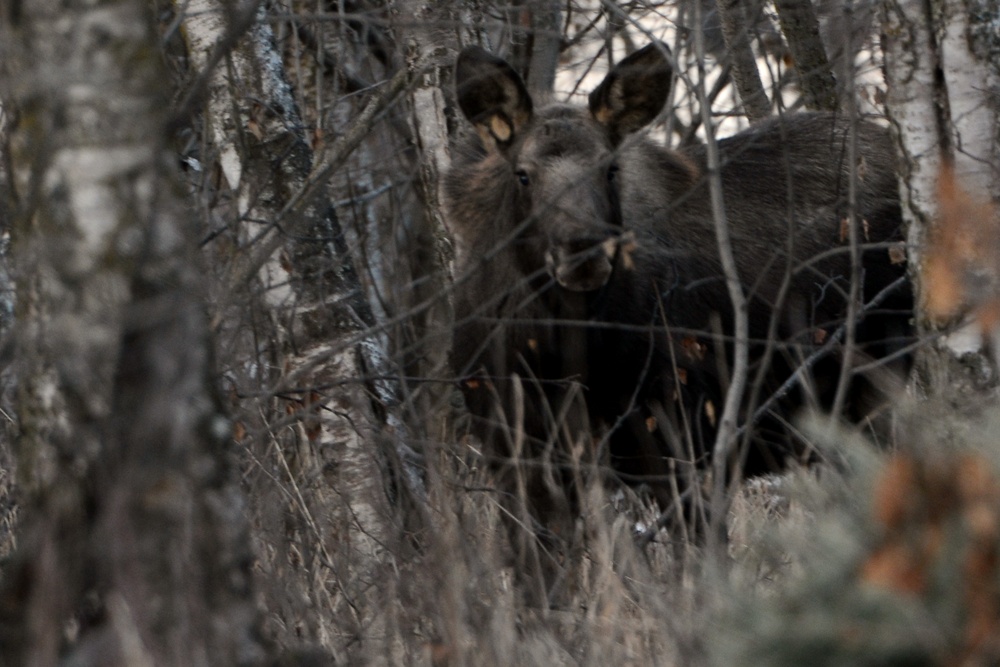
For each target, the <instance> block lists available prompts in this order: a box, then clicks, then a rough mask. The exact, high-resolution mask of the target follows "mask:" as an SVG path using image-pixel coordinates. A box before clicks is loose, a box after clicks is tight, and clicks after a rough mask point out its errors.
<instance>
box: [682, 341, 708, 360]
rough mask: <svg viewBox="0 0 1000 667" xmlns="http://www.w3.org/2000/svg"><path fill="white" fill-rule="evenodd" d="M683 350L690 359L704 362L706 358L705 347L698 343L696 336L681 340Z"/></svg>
mask: <svg viewBox="0 0 1000 667" xmlns="http://www.w3.org/2000/svg"><path fill="white" fill-rule="evenodd" d="M681 349H682V350H683V351H684V354H686V355H687V357H688V359H692V360H695V361H702V360H703V359H704V358H705V346H704V345H703V344H702V343H699V342H698V339H697V338H695V337H694V336H685V337H684V338H682V339H681Z"/></svg>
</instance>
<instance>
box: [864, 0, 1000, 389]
mask: <svg viewBox="0 0 1000 667" xmlns="http://www.w3.org/2000/svg"><path fill="white" fill-rule="evenodd" d="M883 21H884V30H885V35H886V51H885V72H886V79H887V83H888V91H889V92H888V99H887V100H886V107H887V109H888V112H889V116H890V120H891V122H892V125H893V128H894V130H895V135H896V137H897V139H898V147H899V153H900V157H901V162H900V167H901V168H900V177H901V183H900V193H901V200H902V206H903V215H904V218H905V220H906V222H907V224H908V229H909V231H908V252H909V255H910V257H909V261H910V266H911V267H912V271H913V277H914V281H915V286H916V288H917V291H918V293H919V294H920V303H921V306H922V307H921V308H920V310H919V312H918V319H917V324H918V327H919V328H920V329H921V331H922V332H924V334H926V337H927V338H928V339H930V340H933V341H934V343H933V345H931V346H930V347H929V348H928V349H926V350H925V352H924V354H923V356H922V357H921V363H920V365H919V369H918V370H919V385H920V388H921V390H922V391H923V392H925V393H928V394H932V395H942V394H950V395H952V396H953V397H954V398H955V399H956V402H958V403H965V402H966V401H967V400H969V399H973V398H975V397H976V396H983V395H984V394H989V395H993V394H995V389H996V387H997V386H998V384H1000V377H998V375H997V367H996V364H995V361H994V360H993V358H992V355H990V354H988V348H989V338H990V333H991V332H993V331H995V330H996V328H995V326H994V325H993V324H992V320H991V318H990V317H989V316H988V311H989V310H990V308H991V307H992V306H990V304H992V303H995V298H996V296H995V294H996V290H997V286H998V284H1000V282H998V279H997V278H998V274H997V261H998V255H997V248H998V245H997V243H998V239H1000V235H998V232H997V226H998V224H1000V220H998V218H997V213H996V208H995V207H992V206H990V205H989V204H990V202H992V203H993V204H995V203H996V198H997V189H996V183H997V182H998V180H997V179H998V176H1000V133H998V132H1000V129H998V128H1000V125H998V116H997V114H998V112H1000V105H998V97H997V91H998V90H1000V65H998V63H1000V60H998V57H997V56H998V54H1000V30H998V27H1000V3H997V2H996V1H995V0H975V1H972V2H957V1H952V2H937V3H925V2H917V1H910V0H896V1H893V2H887V3H885V6H884V16H883ZM977 202H978V204H977ZM962 206H965V207H966V208H965V211H964V212H962V211H961V210H960V209H961V207H962ZM942 234H943V235H944V236H945V237H946V238H947V237H951V238H955V239H959V238H961V239H964V241H962V242H961V243H960V244H959V245H954V244H953V245H951V246H949V247H948V248H940V249H941V250H942V251H943V253H944V255H946V256H945V257H942V256H941V254H940V253H938V254H937V255H936V256H931V257H929V256H928V249H927V245H928V243H930V244H932V245H938V246H939V247H940V243H939V242H940V241H942V240H943V239H942ZM945 243H947V241H946V240H945ZM949 248H950V250H949ZM931 251H932V252H933V251H934V248H931ZM939 259H943V262H942V261H938V260H939ZM977 313H978V316H977Z"/></svg>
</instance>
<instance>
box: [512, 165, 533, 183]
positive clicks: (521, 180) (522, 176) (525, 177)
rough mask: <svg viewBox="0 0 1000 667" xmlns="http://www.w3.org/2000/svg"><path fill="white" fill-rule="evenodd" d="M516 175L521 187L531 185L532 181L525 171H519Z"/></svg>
mask: <svg viewBox="0 0 1000 667" xmlns="http://www.w3.org/2000/svg"><path fill="white" fill-rule="evenodd" d="M514 175H515V176H517V182H518V183H520V184H521V185H524V186H527V185H529V184H530V183H531V179H530V178H528V172H526V171H525V170H524V169H518V170H517V171H515V172H514Z"/></svg>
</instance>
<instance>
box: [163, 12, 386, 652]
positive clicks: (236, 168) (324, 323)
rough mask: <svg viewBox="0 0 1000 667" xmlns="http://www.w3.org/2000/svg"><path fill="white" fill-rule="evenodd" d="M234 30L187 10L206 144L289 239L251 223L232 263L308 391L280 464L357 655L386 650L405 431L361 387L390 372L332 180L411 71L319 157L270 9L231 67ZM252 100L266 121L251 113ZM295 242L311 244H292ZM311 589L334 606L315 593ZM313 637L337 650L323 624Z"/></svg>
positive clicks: (250, 216)
mask: <svg viewBox="0 0 1000 667" xmlns="http://www.w3.org/2000/svg"><path fill="white" fill-rule="evenodd" d="M183 5H184V3H178V7H179V8H180V7H182V6H183ZM234 23H235V21H227V20H225V19H224V15H223V3H221V2H217V1H214V0H191V2H189V3H187V5H186V15H185V27H186V34H187V36H188V46H189V53H190V56H191V58H192V62H193V63H194V64H195V67H196V68H197V69H198V70H199V71H200V72H201V76H206V77H207V78H208V80H209V81H210V82H211V83H210V84H209V89H210V91H211V94H210V96H209V99H208V103H207V104H208V106H207V109H206V112H207V115H208V117H209V118H208V125H209V126H210V128H211V140H212V142H213V144H214V146H215V147H216V149H217V150H218V155H219V156H218V159H219V161H220V164H221V166H222V167H223V170H224V173H225V174H226V178H227V180H228V181H229V186H230V187H231V188H232V190H233V191H234V192H235V193H236V194H237V200H238V201H239V214H240V216H241V219H247V220H254V221H258V222H259V221H265V222H267V223H272V224H280V226H281V228H282V229H283V230H284V232H285V234H279V233H278V232H277V231H276V228H269V229H268V230H267V231H265V232H263V233H259V232H257V231H255V229H259V225H257V227H256V228H252V227H249V226H247V227H245V229H244V231H243V234H244V247H243V248H242V251H241V252H242V253H244V254H245V255H246V257H247V258H248V259H244V260H243V261H237V262H236V263H235V264H234V266H236V267H237V270H236V271H235V272H234V273H233V276H234V280H233V283H232V284H231V286H232V287H233V288H236V289H240V288H241V285H240V283H242V282H243V281H244V279H245V278H250V277H251V276H252V275H254V274H253V273H251V272H253V271H255V272H256V276H255V278H256V281H258V282H259V283H260V285H261V286H262V288H263V291H264V293H265V294H267V295H268V296H267V297H266V300H267V302H268V304H269V306H270V308H271V309H272V311H273V313H274V315H273V317H272V320H273V322H274V323H275V326H276V327H277V331H276V334H277V336H278V337H279V340H280V341H281V345H282V347H283V348H284V349H283V351H282V354H283V361H282V374H281V376H280V377H277V378H276V382H277V386H278V389H279V391H285V392H296V391H299V390H300V389H301V390H304V393H301V394H300V396H301V402H300V404H299V405H298V406H297V407H296V410H295V414H296V415H297V416H298V417H299V423H298V425H297V426H296V427H295V428H294V429H290V430H289V429H286V433H287V432H289V431H290V432H292V433H293V439H294V441H295V442H294V445H293V447H292V450H291V451H288V452H286V453H284V454H282V456H286V457H290V458H291V459H293V460H294V461H296V463H297V465H296V466H295V468H294V470H293V469H291V468H290V469H289V470H288V472H289V474H292V475H295V476H296V477H297V479H295V480H291V481H292V482H293V484H296V485H301V487H302V489H303V491H304V492H305V494H306V496H305V498H306V503H307V505H308V506H309V507H308V508H307V507H303V508H300V509H301V510H302V511H304V512H306V513H310V512H311V514H312V518H311V519H310V522H311V523H312V525H313V526H314V528H315V530H316V531H318V532H319V535H318V538H319V540H320V545H319V550H318V552H317V555H321V556H322V560H323V562H325V563H326V567H332V568H333V570H334V571H332V572H330V578H331V579H332V580H334V581H336V582H337V586H338V588H339V590H338V591H337V593H336V594H335V595H334V599H333V601H332V602H331V603H330V604H332V605H333V606H334V607H337V608H344V609H347V608H350V609H351V610H352V611H350V612H349V613H351V614H352V615H357V617H358V622H359V623H360V624H361V626H362V627H364V628H365V634H366V638H365V639H364V640H363V641H362V644H366V646H365V648H363V649H362V652H363V653H364V652H366V651H368V652H370V651H372V650H379V649H380V648H381V647H379V646H377V644H378V642H386V644H387V645H388V644H390V643H391V638H390V637H389V636H388V634H389V633H388V632H387V626H386V625H385V622H386V619H385V612H386V611H387V610H386V608H385V602H384V601H383V600H381V599H379V596H380V595H381V594H382V593H383V592H384V589H383V588H382V587H381V586H380V585H379V580H378V579H379V576H380V574H379V573H380V572H381V571H382V569H383V568H384V567H386V565H387V563H388V562H389V559H390V558H391V549H390V548H389V547H390V546H391V544H392V540H393V533H392V528H391V521H390V514H391V510H390V508H389V506H388V502H387V500H388V499H387V495H386V486H387V483H388V479H387V471H386V469H385V466H386V457H385V456H384V452H380V448H381V447H382V446H383V443H384V442H385V441H386V440H388V441H390V442H391V443H393V444H398V443H400V442H401V441H402V440H403V438H404V435H405V428H404V425H403V424H402V422H401V421H400V420H399V417H398V415H397V413H396V409H397V406H396V404H397V400H398V399H397V397H396V395H395V389H394V387H393V385H392V383H391V382H389V381H388V380H385V379H378V380H374V381H370V382H368V381H366V380H365V379H364V378H365V377H366V376H368V375H372V376H376V377H379V378H387V377H388V376H389V374H390V369H389V366H388V362H387V360H386V356H385V351H384V350H383V349H382V348H381V341H380V340H379V339H378V338H377V336H376V335H375V334H374V333H373V332H372V330H371V327H372V324H373V321H372V315H371V313H370V310H369V308H368V306H367V304H366V303H365V302H364V300H363V297H362V296H361V290H360V285H359V282H358V279H357V276H356V274H355V273H354V271H353V267H352V266H351V264H350V259H349V257H348V256H347V253H346V248H344V247H338V246H337V245H336V240H335V239H336V237H337V236H338V235H339V229H338V228H337V225H338V222H337V220H336V218H334V217H333V213H332V208H331V207H330V203H329V200H328V197H327V193H326V183H327V181H328V180H329V177H330V175H331V174H332V173H333V172H334V171H335V170H337V169H339V168H340V167H341V166H342V165H343V162H344V160H345V158H346V157H347V155H348V154H349V153H350V151H351V150H352V149H353V148H354V147H356V146H357V145H358V144H359V143H360V142H361V140H362V139H363V137H364V135H365V133H366V132H367V131H369V130H370V128H371V126H372V123H373V121H374V117H375V114H376V112H377V111H378V110H380V109H381V108H383V107H384V105H385V104H386V103H387V101H388V100H390V99H391V97H392V95H394V94H395V93H396V92H398V90H399V89H400V88H401V87H402V84H403V83H405V81H406V77H405V76H401V77H397V78H396V79H394V80H393V81H391V82H390V83H389V85H388V86H386V91H384V94H380V93H378V92H376V95H375V98H374V99H373V100H371V101H370V103H369V105H368V106H367V107H366V109H365V110H364V111H363V112H362V113H361V114H360V115H359V116H357V117H356V118H355V119H353V120H354V122H352V124H351V126H349V127H346V128H338V130H341V133H340V135H339V138H338V140H337V141H335V142H332V143H331V145H330V146H329V147H328V149H327V150H326V151H325V152H323V153H322V154H320V155H316V156H314V155H313V153H312V150H311V148H310V146H309V145H308V144H307V141H306V137H305V136H304V134H303V131H302V129H301V128H302V120H301V118H300V117H299V114H298V110H297V107H296V104H295V101H294V99H293V97H292V91H291V88H290V86H289V83H288V81H287V78H286V74H285V71H284V67H283V64H282V62H281V59H280V55H279V54H278V52H277V51H276V49H275V45H274V38H273V35H272V33H271V28H270V25H269V23H268V21H267V16H266V13H265V11H264V10H263V9H260V10H259V11H258V13H257V15H256V17H255V18H254V20H253V22H252V26H251V27H250V29H249V30H248V32H247V34H246V35H245V36H243V37H242V38H240V39H239V40H238V42H236V46H235V48H233V49H232V50H231V51H230V52H229V53H228V54H227V62H228V63H230V64H229V67H228V68H227V67H225V66H223V64H222V63H216V62H213V61H215V60H217V59H215V58H212V57H211V54H212V53H214V52H215V50H216V49H217V48H218V45H219V44H222V43H226V42H227V40H230V39H231V37H230V36H227V31H228V30H231V29H232V25H233V24H234ZM206 68H211V69H206ZM257 104H262V105H263V106H264V107H265V111H264V113H259V112H257V113H255V112H254V107H255V105H257ZM300 237H313V239H314V240H313V241H310V242H301V241H295V239H296V238H300ZM255 267H260V269H259V271H256V270H255ZM314 388H315V389H314ZM258 389H259V388H258ZM376 404H378V405H380V406H381V410H379V411H378V413H377V411H376V409H375V406H376ZM282 407H283V406H282ZM379 413H381V415H383V416H380V414H379ZM344 527H346V528H347V530H343V528H344ZM303 583H304V584H305V585H307V586H308V585H309V584H310V583H311V582H303ZM308 594H309V595H317V599H318V600H320V601H323V600H326V598H325V595H323V594H320V593H318V592H310V593H308ZM332 611H333V610H331V612H332ZM315 632H316V634H317V636H318V638H319V639H320V640H321V641H322V642H323V643H326V644H328V645H329V643H330V639H329V637H324V636H323V634H324V630H323V629H322V628H318V629H317V630H316V631H315ZM330 648H335V647H334V646H330Z"/></svg>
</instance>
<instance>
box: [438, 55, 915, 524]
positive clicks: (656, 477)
mask: <svg viewBox="0 0 1000 667" xmlns="http://www.w3.org/2000/svg"><path fill="white" fill-rule="evenodd" d="M671 75H672V68H671V64H670V56H669V52H668V50H667V47H666V46H665V45H663V44H661V43H658V42H654V43H652V44H650V45H648V46H646V47H645V48H643V49H641V50H639V51H636V52H635V53H633V54H632V55H630V56H628V57H626V58H625V59H623V60H622V61H621V62H620V63H619V64H618V65H617V66H615V67H614V68H613V69H612V70H611V71H610V72H609V73H608V74H607V76H606V78H605V79H604V80H603V82H602V83H601V84H600V85H599V86H597V88H596V89H594V90H593V91H592V92H591V93H590V95H589V104H588V107H587V108H581V107H578V106H573V105H570V104H563V103H555V102H552V103H544V104H541V103H536V101H535V100H534V99H532V96H531V95H530V94H529V92H528V90H527V88H526V86H525V84H524V81H523V80H522V78H521V77H520V76H519V75H518V74H517V73H516V72H515V71H514V69H513V68H512V67H511V66H510V65H509V64H508V63H507V62H505V61H504V60H502V59H501V58H499V57H496V56H494V55H491V54H490V53H488V52H487V51H485V50H483V49H481V48H479V47H475V46H470V47H467V48H465V49H464V50H463V51H462V52H461V53H460V55H459V56H458V60H457V62H456V73H455V80H456V97H457V102H458V106H459V108H460V109H461V111H462V114H463V115H464V117H465V118H466V119H467V120H468V121H469V122H470V123H471V124H472V126H473V127H474V129H475V133H474V134H473V133H470V137H469V141H468V143H467V145H465V146H463V147H462V149H461V151H459V152H458V153H457V154H456V156H455V158H454V163H453V166H452V168H451V170H450V172H449V173H448V174H447V175H446V177H445V181H444V193H445V194H444V203H445V212H446V220H447V222H448V224H449V227H450V230H451V232H452V234H453V235H454V239H455V245H456V269H455V275H456V279H455V289H456V293H455V318H456V325H455V329H454V341H453V352H452V355H453V363H454V365H455V367H456V370H457V373H458V376H459V377H460V378H461V382H462V389H463V393H464V395H465V398H466V402H467V405H468V407H469V409H470V412H471V414H472V416H473V423H474V430H475V432H476V434H477V435H478V436H479V438H480V439H481V440H482V441H483V445H484V451H485V453H486V454H487V456H488V457H490V458H491V460H493V461H494V462H495V465H496V470H497V474H498V480H500V482H499V486H500V487H501V488H503V489H507V490H508V491H509V493H510V494H514V493H521V494H523V495H524V497H525V498H526V499H527V506H528V507H527V511H526V514H527V516H528V518H529V519H531V520H532V521H533V522H534V524H535V528H536V530H537V529H541V531H542V532H544V531H546V530H551V531H555V532H559V531H561V530H566V527H565V526H561V527H560V526H557V525H556V524H558V521H557V520H556V519H555V517H557V516H560V513H563V512H565V511H566V510H567V508H571V507H572V505H573V502H574V501H573V498H572V491H568V490H567V489H568V488H569V487H570V486H571V482H572V479H573V475H574V474H575V472H573V471H574V470H576V469H578V468H579V466H580V464H581V463H586V462H588V461H593V460H594V459H595V457H596V458H601V457H603V459H604V460H608V461H610V464H611V467H612V469H613V470H614V471H615V472H616V473H617V474H618V475H619V476H620V477H621V478H622V479H624V480H626V481H629V482H643V483H645V484H647V485H648V488H650V490H651V491H652V492H653V494H654V495H655V496H656V498H657V499H658V500H660V501H661V504H665V505H666V506H668V507H669V506H670V504H669V503H671V501H672V499H674V498H675V497H676V492H677V489H682V490H683V489H684V488H686V487H687V486H689V485H690V484H692V482H690V481H689V480H691V479H692V476H693V475H694V473H695V472H696V471H697V469H698V468H699V466H702V465H703V464H704V462H705V460H706V458H707V456H709V454H710V449H711V444H712V442H713V440H714V436H715V430H716V421H717V419H718V416H719V415H718V412H719V411H721V409H722V400H723V398H724V395H725V390H726V385H727V380H726V374H727V372H728V371H727V366H728V364H729V359H730V358H731V355H732V335H733V318H734V315H733V308H732V305H731V299H730V296H729V293H728V291H727V288H726V283H725V277H724V272H723V270H722V268H721V262H720V254H719V244H718V240H717V235H716V231H715V227H714V219H713V215H712V209H711V206H710V199H709V185H708V179H707V175H708V173H709V166H708V159H707V152H706V148H705V147H704V146H695V147H690V148H683V149H680V150H670V149H667V148H665V147H664V146H662V145H660V144H659V143H657V142H656V141H654V140H653V139H651V138H649V137H648V136H646V134H645V133H643V132H641V130H642V129H643V128H645V127H646V126H647V125H650V124H651V123H652V122H653V121H654V120H655V119H656V118H657V117H658V116H659V114H660V113H661V111H662V110H663V108H664V106H665V103H666V100H667V98H668V93H669V89H670V86H671ZM852 139H853V140H854V142H855V143H854V146H855V151H854V152H851V151H849V150H848V148H849V142H850V141H851V140H852ZM717 145H718V151H719V154H720V162H721V164H720V167H719V171H718V177H719V179H720V181H721V186H722V193H723V198H724V199H723V202H724V207H725V212H726V220H727V224H728V229H729V234H730V237H731V242H732V252H733V254H734V257H735V263H736V268H737V271H738V274H739V278H740V280H741V282H742V285H743V288H744V291H745V293H746V295H747V298H748V306H747V308H748V311H747V315H748V318H749V324H750V339H751V341H752V342H751V349H750V354H751V360H752V361H753V362H754V363H755V364H756V367H754V368H753V369H752V370H753V371H754V373H755V375H754V377H759V378H760V379H761V380H760V381H761V383H762V386H763V388H764V389H765V390H768V389H770V390H774V389H775V388H777V387H779V386H781V385H783V384H787V381H788V378H789V377H790V376H791V374H792V372H793V371H794V369H795V368H797V367H798V365H799V363H800V362H801V360H802V359H803V358H805V357H807V356H808V355H809V354H810V353H812V352H813V351H815V350H816V349H817V347H819V345H820V343H822V342H823V341H824V340H825V339H827V338H828V337H829V336H831V335H836V334H837V332H838V330H839V332H840V333H841V334H843V329H844V328H845V327H847V326H852V327H853V331H855V332H856V336H855V338H856V343H857V345H858V349H859V350H860V351H861V357H862V358H864V359H867V360H871V359H877V358H879V357H880V356H883V355H887V354H888V352H889V350H890V349H895V347H893V346H892V345H890V344H887V343H886V340H887V339H889V338H892V337H895V336H898V335H901V334H905V332H906V331H907V327H909V322H910V311H911V309H912V296H911V294H910V292H909V286H908V283H907V281H906V280H905V279H903V276H904V275H905V262H899V261H898V259H896V260H895V261H894V257H897V255H895V254H894V253H890V250H889V248H890V246H891V244H893V243H895V242H898V241H899V240H900V239H901V238H902V236H901V229H900V225H901V223H900V211H899V201H898V194H897V183H896V171H895V162H894V157H893V150H892V146H891V144H890V138H889V135H888V133H887V131H886V130H885V129H884V128H882V127H880V126H878V125H876V124H874V123H872V122H868V121H863V120H856V119H855V120H851V119H848V118H842V117H839V116H837V115H835V114H830V113H821V112H801V113H792V114H787V115H784V116H779V117H775V118H773V119H770V120H767V121H764V122H761V123H760V124H758V125H755V126H752V127H750V128H749V129H747V130H745V131H743V132H741V133H738V134H736V135H735V136H732V137H729V138H725V139H721V140H720V141H719V142H718V144H717ZM849 155H853V156H854V160H853V161H852V160H850V159H849ZM852 219H853V220H854V221H855V223H854V224H855V225H856V227H855V229H856V230H857V233H856V234H855V239H856V240H857V239H860V240H861V241H862V242H863V243H862V244H861V246H862V247H861V248H860V250H859V251H858V252H857V253H856V254H854V255H853V259H852V244H851V243H850V242H849V240H848V239H849V237H850V234H848V233H847V231H846V230H847V221H849V220H852ZM853 247H856V246H853ZM859 259H860V262H859ZM858 277H860V280H861V283H860V292H859V295H860V297H861V299H862V305H861V306H860V307H858V308H855V309H854V313H853V316H852V317H851V321H850V322H849V323H846V324H845V316H846V314H847V313H848V311H849V308H848V305H849V302H850V300H851V281H852V278H854V279H857V278H858ZM876 295H878V297H879V300H878V303H877V304H875V303H874V302H873V301H872V299H873V297H875V296H876ZM768 341H770V345H771V347H770V348H768V345H769V343H768ZM833 347H836V346H833ZM897 347H898V346H897ZM811 368H812V369H813V376H814V377H813V379H812V382H811V383H808V384H809V386H810V387H811V388H810V389H804V388H802V386H800V387H799V389H797V390H796V391H794V392H787V393H788V396H786V398H785V399H784V400H782V401H779V402H776V403H775V405H774V408H773V409H772V410H771V414H772V415H774V418H773V419H771V420H768V419H767V418H765V419H763V420H757V421H756V422H755V423H754V424H751V425H750V426H751V427H752V428H753V429H754V431H753V436H752V438H751V439H750V440H751V441H752V442H753V443H754V449H755V450H760V451H761V452H763V458H762V459H760V460H765V461H766V460H772V459H773V460H775V461H778V460H780V459H781V458H783V457H784V456H786V455H789V454H790V453H794V451H796V450H795V449H794V447H792V446H791V445H790V444H788V443H789V442H792V441H794V437H792V436H790V435H789V429H788V424H789V422H790V421H791V419H790V418H791V413H792V412H793V411H794V410H795V409H796V408H798V407H801V406H802V405H804V404H805V403H806V402H807V400H809V399H810V397H812V398H813V399H815V400H817V401H820V403H821V404H822V401H823V400H826V401H828V402H829V400H830V397H831V396H832V391H833V388H834V387H835V386H836V384H837V378H838V374H839V372H840V361H839V360H838V359H836V358H835V357H833V358H830V359H828V360H827V364H826V365H824V364H823V363H818V364H815V365H813V366H811ZM855 381H856V382H859V383H860V379H858V378H855ZM805 384H807V383H804V382H803V383H800V385H805ZM824 397H825V398H824ZM752 407H753V406H747V407H746V409H745V413H744V415H743V418H744V419H745V420H748V421H750V420H751V417H752ZM511 489H517V491H513V490H511ZM675 506H676V504H675ZM522 509H523V508H522Z"/></svg>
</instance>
